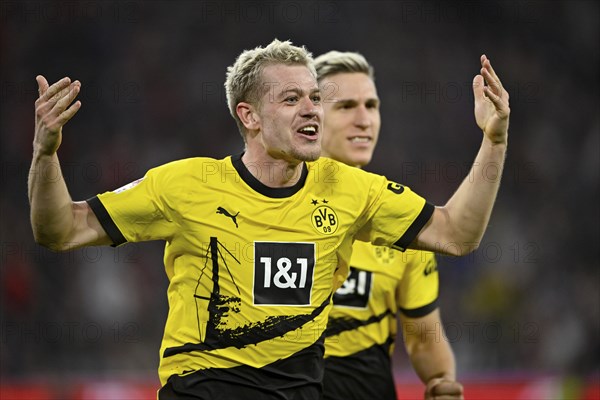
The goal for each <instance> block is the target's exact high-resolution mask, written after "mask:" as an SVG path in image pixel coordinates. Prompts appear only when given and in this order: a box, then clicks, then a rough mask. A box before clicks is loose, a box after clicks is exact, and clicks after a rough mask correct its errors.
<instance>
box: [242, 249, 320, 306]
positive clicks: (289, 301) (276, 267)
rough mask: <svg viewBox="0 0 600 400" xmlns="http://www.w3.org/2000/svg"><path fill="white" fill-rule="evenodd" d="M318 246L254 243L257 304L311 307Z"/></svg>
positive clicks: (255, 298) (255, 300) (255, 297)
mask: <svg viewBox="0 0 600 400" xmlns="http://www.w3.org/2000/svg"><path fill="white" fill-rule="evenodd" d="M314 271H315V244H314V243H295V242H254V289H253V294H254V304H255V305H288V306H308V305H310V304H311V293H312V286H313V275H314Z"/></svg>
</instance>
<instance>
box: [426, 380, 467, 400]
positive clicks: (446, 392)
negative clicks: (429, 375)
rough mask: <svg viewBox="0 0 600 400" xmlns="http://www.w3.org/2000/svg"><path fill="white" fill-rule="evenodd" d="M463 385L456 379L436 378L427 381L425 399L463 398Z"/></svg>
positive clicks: (445, 399)
mask: <svg viewBox="0 0 600 400" xmlns="http://www.w3.org/2000/svg"><path fill="white" fill-rule="evenodd" d="M463 392H464V389H463V386H462V385H461V384H460V383H459V382H456V381H454V380H448V379H445V378H434V379H431V380H430V381H429V382H427V386H426V389H425V399H427V400H462V399H463Z"/></svg>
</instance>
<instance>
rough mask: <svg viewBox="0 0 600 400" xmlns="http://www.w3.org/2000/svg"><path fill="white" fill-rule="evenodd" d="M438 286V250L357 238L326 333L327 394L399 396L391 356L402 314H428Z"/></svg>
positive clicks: (434, 300)
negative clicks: (374, 243) (395, 247)
mask: <svg viewBox="0 0 600 400" xmlns="http://www.w3.org/2000/svg"><path fill="white" fill-rule="evenodd" d="M438 286H439V279H438V272H437V263H436V260H435V256H434V254H433V253H431V252H425V251H417V250H407V251H406V252H404V253H402V252H399V251H395V250H393V249H391V248H389V247H381V246H372V245H371V244H369V243H364V242H358V241H357V242H355V243H354V246H353V253H352V258H351V262H350V273H349V275H348V278H347V279H346V281H345V282H344V284H343V285H342V287H340V288H339V289H338V290H337V291H336V292H335V294H334V296H333V304H334V305H333V308H332V310H331V312H330V314H329V322H328V326H327V330H326V333H325V335H326V338H325V360H326V361H325V379H324V397H325V399H334V398H335V399H337V398H349V399H350V398H381V399H392V398H393V399H395V398H396V396H395V390H394V382H393V375H392V370H391V362H390V357H391V355H392V352H393V349H394V339H395V337H396V335H397V330H398V328H397V326H398V323H397V313H398V311H399V310H400V311H401V312H403V313H404V314H405V315H407V316H409V317H411V318H418V317H423V316H425V315H427V314H429V313H430V312H432V311H433V310H435V309H436V308H437V297H438Z"/></svg>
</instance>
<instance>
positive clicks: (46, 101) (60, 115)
mask: <svg viewBox="0 0 600 400" xmlns="http://www.w3.org/2000/svg"><path fill="white" fill-rule="evenodd" d="M36 80H37V81H38V87H39V91H40V93H41V96H40V98H38V99H37V101H36V117H37V118H36V119H37V121H39V123H40V124H42V125H43V126H45V127H46V129H48V130H49V131H51V132H54V131H56V130H59V129H60V128H61V127H62V126H63V125H64V124H66V123H67V122H68V121H69V120H70V119H71V118H73V116H74V115H75V114H76V113H77V111H79V109H80V108H81V102H80V101H79V100H78V101H76V102H75V103H73V104H71V103H72V102H73V100H74V99H75V98H76V97H77V95H78V94H79V92H80V90H81V83H80V82H79V81H75V82H72V83H71V82H70V79H69V78H63V79H61V80H60V81H58V82H56V83H55V84H53V85H51V86H49V87H48V82H47V81H46V79H45V78H44V77H42V76H41V75H40V76H38V77H36ZM69 105H70V106H69Z"/></svg>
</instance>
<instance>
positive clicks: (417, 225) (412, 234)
mask: <svg viewBox="0 0 600 400" xmlns="http://www.w3.org/2000/svg"><path fill="white" fill-rule="evenodd" d="M434 209H435V206H434V205H433V204H431V203H427V202H426V203H425V205H424V206H423V209H421V212H420V213H419V215H418V216H417V218H415V220H414V221H413V223H412V224H411V225H410V226H409V227H408V229H407V230H406V232H404V235H402V237H401V238H400V239H398V241H397V242H396V243H394V244H393V245H392V247H394V248H395V249H397V250H400V251H406V248H407V247H408V245H409V244H411V243H412V241H413V240H415V238H416V237H417V235H418V234H419V232H421V229H423V227H424V226H425V224H426V223H427V222H428V221H429V218H431V216H432V215H433V210H434Z"/></svg>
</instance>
